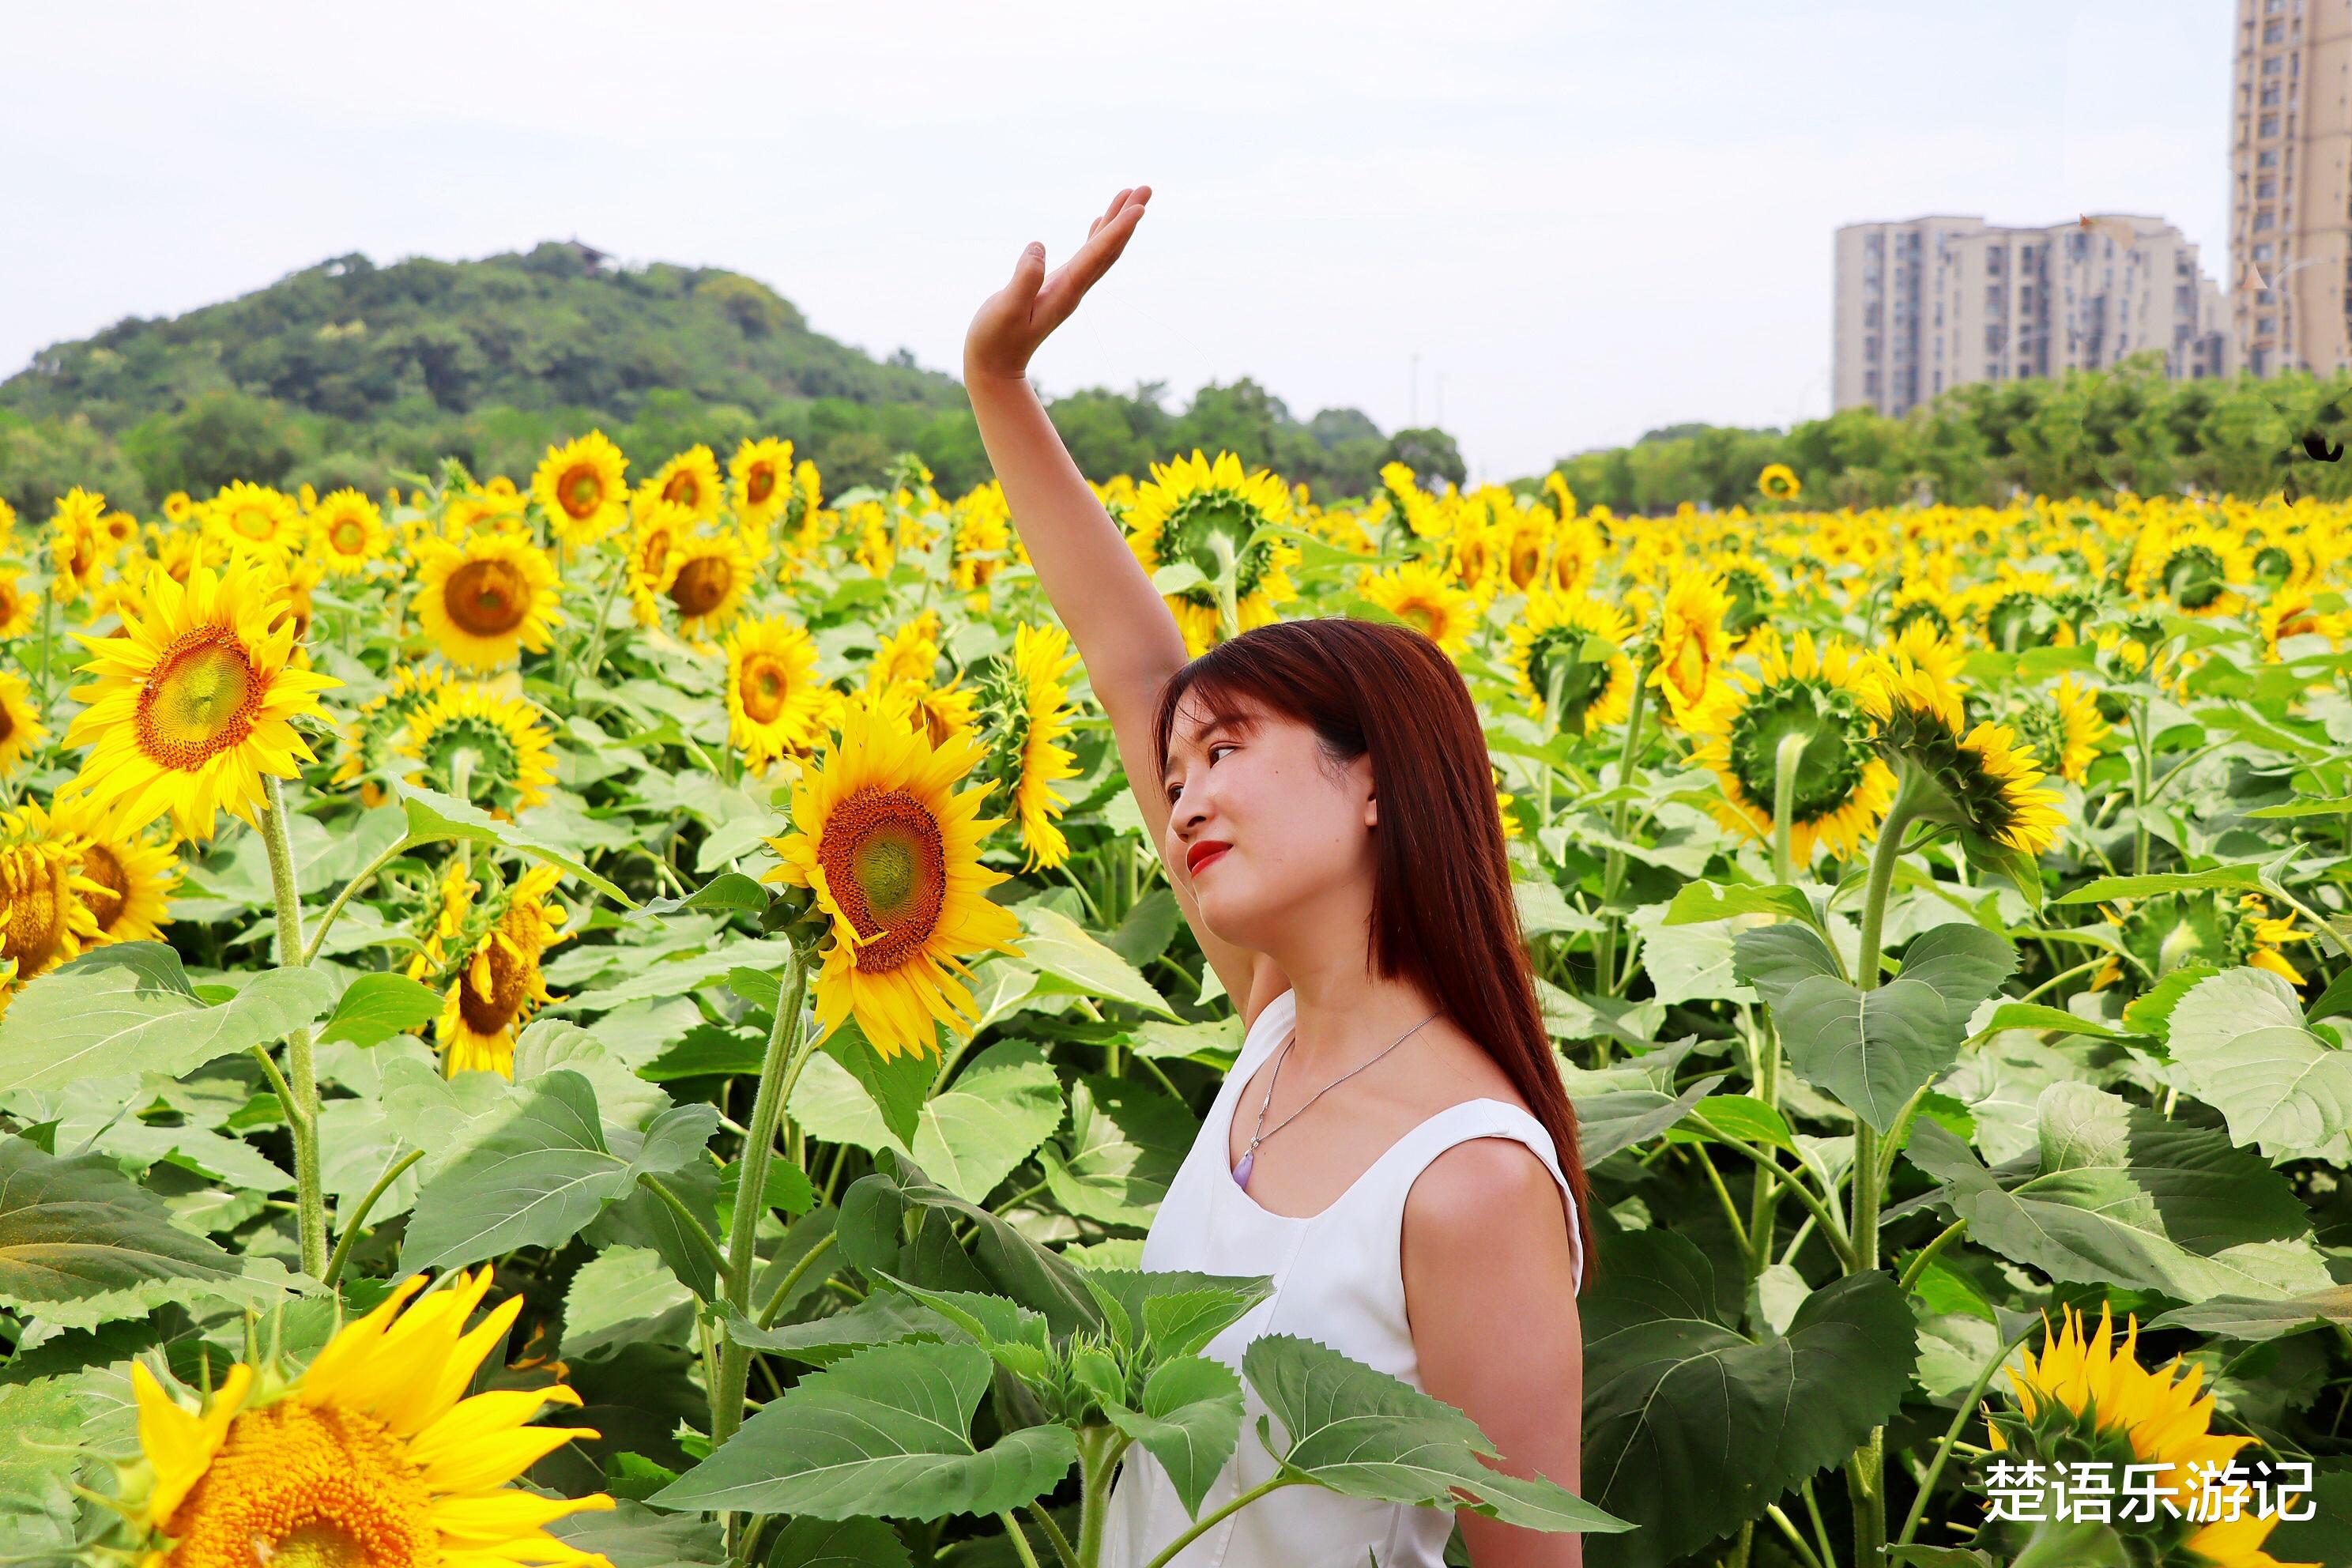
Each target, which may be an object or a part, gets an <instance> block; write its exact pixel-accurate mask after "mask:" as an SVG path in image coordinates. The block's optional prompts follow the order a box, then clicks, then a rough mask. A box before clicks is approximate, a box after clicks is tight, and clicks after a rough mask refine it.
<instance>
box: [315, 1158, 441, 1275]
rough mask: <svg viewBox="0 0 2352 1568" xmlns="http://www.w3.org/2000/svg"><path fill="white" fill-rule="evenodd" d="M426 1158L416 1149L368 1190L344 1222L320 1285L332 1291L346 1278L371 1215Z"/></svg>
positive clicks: (398, 1161)
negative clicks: (348, 1260)
mask: <svg viewBox="0 0 2352 1568" xmlns="http://www.w3.org/2000/svg"><path fill="white" fill-rule="evenodd" d="M423 1158H425V1151H424V1150H422V1149H412V1150H410V1151H409V1152H407V1153H405V1154H403V1155H402V1156H401V1157H400V1158H399V1159H397V1160H395V1161H394V1162H393V1163H392V1165H391V1167H390V1168H389V1169H387V1170H386V1171H385V1172H384V1173H383V1175H381V1176H378V1177H377V1178H376V1182H375V1185H373V1186H372V1187H370V1188H369V1189H368V1190H367V1195H366V1196H365V1197H363V1198H362V1199H360V1201H359V1205H358V1206H357V1207H355V1208H353V1209H352V1212H351V1214H350V1215H348V1216H347V1217H346V1218H345V1219H344V1220H343V1235H342V1239H341V1240H340V1241H338V1242H336V1243H335V1256H334V1257H332V1258H329V1259H328V1260H327V1271H326V1272H325V1273H324V1274H322V1275H320V1277H319V1282H320V1284H322V1285H327V1286H330V1287H331V1286H332V1285H333V1284H334V1282H335V1281H336V1280H337V1279H341V1278H342V1273H343V1262H344V1260H345V1259H346V1258H350V1257H351V1255H352V1242H354V1241H357V1240H358V1239H359V1235H360V1231H361V1230H362V1228H363V1227H365V1226H366V1225H367V1216H368V1211H369V1210H371V1209H373V1208H374V1207H375V1205H376V1200H377V1199H378V1198H381V1197H382V1196H383V1194H385V1193H387V1192H389V1191H391V1190H392V1184H393V1183H394V1182H396V1181H398V1180H400V1178H401V1176H402V1175H403V1174H404V1173H405V1172H406V1171H407V1169H408V1167H409V1166H411V1165H414V1164H415V1163H416V1162H417V1161H419V1160H422V1159H423Z"/></svg>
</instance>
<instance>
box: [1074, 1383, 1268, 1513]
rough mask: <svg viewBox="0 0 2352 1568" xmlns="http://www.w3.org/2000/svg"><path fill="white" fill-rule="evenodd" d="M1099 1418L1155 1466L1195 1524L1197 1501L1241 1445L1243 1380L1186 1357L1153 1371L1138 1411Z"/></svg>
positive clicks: (1117, 1408) (1118, 1409) (1113, 1410)
mask: <svg viewBox="0 0 2352 1568" xmlns="http://www.w3.org/2000/svg"><path fill="white" fill-rule="evenodd" d="M1104 1414H1105V1415H1108V1416H1109V1417H1110V1423H1111V1425H1112V1426H1116V1427H1118V1429H1119V1430H1120V1431H1121V1432H1124V1433H1126V1434H1127V1435H1128V1436H1129V1437H1132V1438H1134V1439H1135V1440H1136V1441H1137V1442H1138V1443H1140V1444H1141V1445H1143V1447H1144V1450H1145V1451H1146V1452H1147V1453H1149V1454H1150V1456H1151V1457H1152V1458H1155V1459H1157V1460H1159V1461H1160V1467H1161V1468H1163V1469H1165V1470H1166V1471H1167V1472H1168V1479H1170V1480H1171V1481H1172V1482H1174V1483H1175V1486H1176V1495H1177V1496H1178V1497H1179V1498H1180V1499H1181V1500H1182V1501H1183V1504H1184V1511H1185V1513H1186V1514H1187V1515H1188V1516H1190V1517H1192V1518H1193V1519H1198V1518H1200V1517H1201V1500H1202V1498H1205V1497H1206V1496H1208V1495H1209V1487H1210V1484H1211V1483H1212V1482H1213V1481H1214V1480H1215V1479H1217V1472H1218V1471H1219V1470H1221V1469H1223V1468H1224V1465H1225V1461H1226V1460H1227V1459H1229V1458H1232V1457H1233V1452H1234V1446H1235V1445H1236V1444H1237V1443H1238V1442H1240V1440H1241V1435H1242V1380H1241V1379H1240V1377H1239V1376H1237V1375H1235V1373H1234V1369H1233V1368H1231V1367H1229V1366H1227V1365H1226V1364H1225V1363H1223V1362H1221V1361H1211V1360H1209V1359H1208V1358H1207V1357H1206V1356H1190V1357H1187V1358H1186V1359H1184V1360H1182V1361H1171V1362H1168V1363H1163V1364H1162V1365H1160V1366H1158V1367H1155V1368H1154V1369H1153V1370H1152V1373H1151V1375H1150V1378H1148V1379H1147V1380H1146V1381H1145V1383H1144V1385H1143V1408H1142V1409H1140V1410H1130V1409H1129V1408H1127V1407H1126V1406H1125V1405H1108V1406H1107V1407H1106V1408H1105V1410H1104Z"/></svg>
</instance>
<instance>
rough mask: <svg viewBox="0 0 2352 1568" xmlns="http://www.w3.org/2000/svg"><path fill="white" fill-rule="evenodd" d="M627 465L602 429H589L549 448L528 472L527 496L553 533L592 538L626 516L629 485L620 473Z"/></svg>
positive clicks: (580, 541) (572, 540)
mask: <svg viewBox="0 0 2352 1568" xmlns="http://www.w3.org/2000/svg"><path fill="white" fill-rule="evenodd" d="M628 467H629V460H628V458H625V457H623V456H622V455H621V449H620V448H619V447H615V446H614V445H613V443H612V442H611V441H609V440H607V439H605V437H604V432H603V431H601V430H591V431H589V432H588V434H586V435H585V436H583V437H580V438H579V439H578V440H576V441H567V442H565V443H564V444H563V445H562V446H561V447H549V448H548V449H547V455H546V456H545V457H543V458H540V460H539V468H538V469H537V470H536V471H534V472H533V473H532V475H531V476H530V495H531V499H532V500H535V501H537V502H538V503H539V510H540V511H541V513H542V514H544V515H545V517H546V518H547V524H548V527H549V528H550V529H551V531H553V532H554V534H555V537H556V538H558V539H560V540H562V542H564V543H565V544H567V545H572V546H581V545H588V544H593V543H595V542H597V541H599V540H601V539H603V538H604V537H605V536H606V535H608V534H610V533H611V532H612V531H614V529H616V528H619V527H620V526H621V525H622V524H623V523H625V522H626V521H628V516H629V489H628V485H627V483H626V481H625V479H623V477H622V476H623V475H624V474H625V473H626V471H627V469H628Z"/></svg>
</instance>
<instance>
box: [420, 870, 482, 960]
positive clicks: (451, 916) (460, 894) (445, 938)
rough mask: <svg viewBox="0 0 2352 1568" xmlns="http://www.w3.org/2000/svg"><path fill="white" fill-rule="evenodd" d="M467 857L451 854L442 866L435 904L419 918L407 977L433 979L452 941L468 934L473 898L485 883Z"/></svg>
mask: <svg viewBox="0 0 2352 1568" xmlns="http://www.w3.org/2000/svg"><path fill="white" fill-rule="evenodd" d="M471 869H472V867H471V864H470V862H469V860H468V858H467V857H466V856H463V855H452V856H451V857H450V858H449V862H448V864H447V865H446V866H444V867H442V868H441V882H440V885H439V886H438V887H437V888H436V889H434V894H433V907H432V909H431V910H428V911H426V912H425V914H423V915H420V916H419V917H418V919H417V925H418V935H417V938H416V951H415V952H414V953H411V954H410V955H409V959H408V978H410V979H411V980H416V981H425V980H430V979H432V978H434V977H435V976H436V975H438V974H439V973H441V972H442V969H443V967H444V966H445V965H446V963H448V962H449V949H450V946H451V944H453V943H454V942H457V939H458V938H459V937H461V936H463V935H464V934H465V931H466V921H467V918H468V917H470V916H471V915H472V914H473V912H474V900H475V898H476V897H477V896H478V894H479V893H480V892H481V890H482V885H481V884H480V883H479V882H477V881H475V880H474V879H473V878H472V876H471V875H469V872H470V871H471Z"/></svg>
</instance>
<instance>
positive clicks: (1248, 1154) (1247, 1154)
mask: <svg viewBox="0 0 2352 1568" xmlns="http://www.w3.org/2000/svg"><path fill="white" fill-rule="evenodd" d="M1436 1016H1437V1015H1436V1014H1435V1013H1432V1014H1431V1015H1430V1016H1429V1018H1434V1017H1436ZM1429 1018H1423V1020H1422V1021H1421V1024H1426V1023H1428V1022H1429ZM1421 1024H1415V1025H1414V1026H1412V1028H1411V1029H1407V1030H1406V1031H1405V1032H1404V1033H1403V1034H1402V1035H1399V1036H1398V1037H1396V1038H1395V1039H1393V1040H1391V1041H1390V1042H1389V1043H1388V1045H1387V1046H1386V1047H1383V1048H1382V1049H1381V1052H1380V1055H1379V1056H1375V1057H1374V1058H1372V1059H1371V1061H1368V1062H1365V1063H1363V1064H1362V1066H1360V1067H1353V1068H1349V1069H1348V1070H1347V1071H1346V1072H1343V1073H1341V1074H1340V1075H1339V1077H1338V1078H1335V1079H1332V1080H1331V1081H1330V1082H1329V1083H1327V1084H1325V1085H1324V1086H1323V1087H1322V1088H1321V1089H1317V1090H1316V1091H1315V1092H1314V1093H1313V1094H1311V1095H1309V1096H1307V1105H1302V1106H1300V1107H1299V1108H1298V1109H1297V1110H1294V1111H1292V1112H1291V1113H1290V1114H1289V1115H1287V1116H1286V1117H1284V1118H1283V1119H1282V1120H1281V1121H1277V1122H1276V1123H1275V1124H1274V1126H1273V1127H1272V1128H1271V1129H1268V1128H1267V1127H1266V1125H1265V1110H1266V1107H1268V1106H1270V1105H1272V1104H1273V1103H1274V1086H1275V1085H1276V1083H1277V1082H1279V1081H1280V1080H1281V1078H1282V1064H1283V1060H1284V1058H1287V1057H1288V1056H1289V1055H1290V1047H1293V1046H1295V1045H1297V1043H1298V1030H1297V1026H1292V1028H1291V1031H1290V1034H1289V1036H1288V1037H1286V1039H1284V1041H1283V1042H1282V1054H1281V1055H1280V1056H1277V1057H1276V1058H1274V1071H1273V1072H1272V1073H1270V1074H1268V1075H1267V1077H1266V1080H1265V1099H1264V1100H1259V1101H1258V1102H1257V1125H1256V1127H1255V1128H1253V1129H1252V1130H1251V1131H1250V1141H1249V1147H1248V1148H1246V1149H1244V1150H1243V1151H1242V1157H1241V1161H1240V1163H1238V1164H1236V1165H1234V1185H1235V1186H1237V1187H1239V1188H1241V1189H1242V1190H1243V1191H1244V1192H1247V1191H1248V1190H1249V1179H1250V1169H1251V1167H1252V1166H1254V1165H1255V1164H1256V1163H1257V1146H1258V1145H1259V1144H1261V1143H1263V1142H1265V1141H1266V1140H1267V1139H1269V1138H1271V1137H1273V1136H1274V1135H1275V1133H1276V1132H1279V1131H1282V1130H1283V1129H1284V1128H1286V1127H1287V1126H1289V1125H1290V1124H1291V1123H1292V1122H1294V1121H1297V1120H1298V1119H1299V1118H1300V1117H1302V1116H1304V1115H1306V1114H1307V1106H1308V1105H1313V1104H1314V1103H1315V1102H1316V1101H1317V1100H1320V1099H1322V1098H1323V1097H1324V1096H1325V1095H1327V1094H1328V1093H1330V1092H1331V1091H1332V1090H1333V1089H1337V1088H1339V1086H1340V1085H1341V1084H1343V1083H1345V1082H1347V1081H1348V1080H1349V1079H1351V1078H1353V1077H1355V1076H1356V1075H1357V1074H1358V1073H1360V1072H1361V1071H1363V1070H1364V1068H1368V1067H1370V1066H1371V1065H1372V1062H1376V1061H1378V1060H1380V1059H1381V1057H1384V1056H1386V1055H1388V1054H1389V1052H1390V1051H1392V1050H1394V1049H1396V1048H1397V1047H1399V1046H1401V1045H1402V1044H1404V1043H1405V1041H1406V1040H1408V1039H1410V1038H1412V1035H1413V1031H1414V1030H1417V1029H1419V1028H1420V1027H1421Z"/></svg>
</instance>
